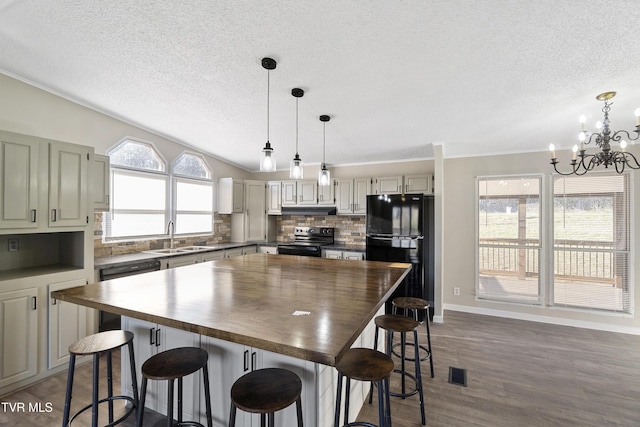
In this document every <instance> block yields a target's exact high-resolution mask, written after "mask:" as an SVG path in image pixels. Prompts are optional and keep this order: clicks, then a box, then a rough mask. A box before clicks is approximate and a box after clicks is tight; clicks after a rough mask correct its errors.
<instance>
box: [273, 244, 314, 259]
mask: <svg viewBox="0 0 640 427" xmlns="http://www.w3.org/2000/svg"><path fill="white" fill-rule="evenodd" d="M278 255H301V256H315V257H319V256H321V255H322V250H321V249H320V246H318V245H293V244H291V245H278Z"/></svg>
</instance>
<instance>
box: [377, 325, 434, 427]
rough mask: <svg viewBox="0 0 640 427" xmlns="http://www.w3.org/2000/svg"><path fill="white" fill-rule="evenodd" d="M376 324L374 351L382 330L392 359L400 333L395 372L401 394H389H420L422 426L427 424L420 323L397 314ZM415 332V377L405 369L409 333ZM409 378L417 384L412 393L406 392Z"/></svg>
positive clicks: (406, 395) (403, 395)
mask: <svg viewBox="0 0 640 427" xmlns="http://www.w3.org/2000/svg"><path fill="white" fill-rule="evenodd" d="M374 322H375V324H376V332H375V338H374V340H375V341H374V349H377V347H378V331H379V330H380V329H381V328H382V329H384V330H386V331H387V345H386V347H387V349H386V352H387V355H388V356H389V357H391V352H392V351H393V333H394V332H397V333H400V369H394V370H393V372H396V373H399V374H400V383H401V392H400V393H397V392H392V391H389V394H390V395H391V396H394V397H401V398H403V399H404V398H406V397H409V396H413V395H414V394H416V393H417V394H418V396H419V397H420V415H421V418H422V425H424V424H426V419H425V414H424V393H423V390H422V373H421V370H420V350H419V348H420V345H419V343H418V325H420V323H419V322H418V321H417V320H415V319H412V318H410V317H406V316H398V315H396V314H384V315H382V316H378V317H376V318H375V321H374ZM412 331H413V342H414V343H415V344H416V345H414V346H413V347H414V350H415V351H414V358H413V360H414V361H415V375H412V374H410V373H409V372H407V370H406V367H405V361H406V360H407V357H406V354H405V347H406V336H407V332H412ZM406 378H409V379H411V380H412V381H414V383H415V388H414V389H413V390H411V391H406V384H405V382H406V381H405V379H406ZM369 401H371V397H369Z"/></svg>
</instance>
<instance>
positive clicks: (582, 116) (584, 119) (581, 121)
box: [580, 114, 587, 132]
mask: <svg viewBox="0 0 640 427" xmlns="http://www.w3.org/2000/svg"><path fill="white" fill-rule="evenodd" d="M586 122H587V116H585V115H584V114H582V115H581V116H580V125H581V126H582V132H584V131H585V130H586V129H585V127H584V124H585V123H586Z"/></svg>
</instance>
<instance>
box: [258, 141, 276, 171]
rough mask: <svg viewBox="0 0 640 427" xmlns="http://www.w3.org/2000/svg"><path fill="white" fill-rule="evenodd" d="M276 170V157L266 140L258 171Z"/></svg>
mask: <svg viewBox="0 0 640 427" xmlns="http://www.w3.org/2000/svg"><path fill="white" fill-rule="evenodd" d="M275 170H276V158H275V157H274V156H273V148H271V144H269V142H268V141H267V144H266V145H265V146H264V148H263V149H262V154H261V156H260V172H273V171H275Z"/></svg>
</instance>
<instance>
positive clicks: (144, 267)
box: [98, 259, 160, 332]
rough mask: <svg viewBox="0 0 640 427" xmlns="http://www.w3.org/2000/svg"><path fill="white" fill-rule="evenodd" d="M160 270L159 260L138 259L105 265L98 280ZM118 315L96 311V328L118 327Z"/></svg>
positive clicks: (100, 329) (107, 329) (108, 328)
mask: <svg viewBox="0 0 640 427" xmlns="http://www.w3.org/2000/svg"><path fill="white" fill-rule="evenodd" d="M157 270H160V260H157V259H152V260H147V261H139V262H135V263H129V264H125V265H118V266H113V267H105V268H101V269H100V281H101V282H103V281H105V280H111V279H117V278H119V277H127V276H133V275H136V274H142V273H148V272H150V271H157ZM120 328H121V326H120V315H119V314H114V313H109V312H108V311H102V310H100V312H99V313H98V330H99V331H100V332H103V331H112V330H116V329H120Z"/></svg>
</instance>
